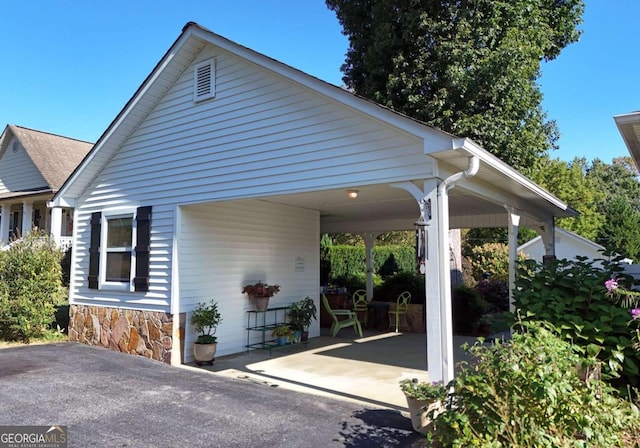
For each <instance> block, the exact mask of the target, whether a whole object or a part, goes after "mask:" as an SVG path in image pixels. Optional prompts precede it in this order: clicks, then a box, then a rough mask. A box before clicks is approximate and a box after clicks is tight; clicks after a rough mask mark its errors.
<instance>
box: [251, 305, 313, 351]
mask: <svg viewBox="0 0 640 448" xmlns="http://www.w3.org/2000/svg"><path fill="white" fill-rule="evenodd" d="M288 311H289V307H288V306H279V307H274V308H268V309H266V310H264V311H257V310H249V311H247V345H246V348H247V351H249V350H251V349H262V350H269V354H271V350H274V349H278V348H284V347H290V346H292V345H295V344H285V345H279V344H278V341H277V340H276V339H267V333H271V331H273V330H274V329H275V328H276V327H278V326H280V325H284V324H286V323H287V312H288ZM253 332H258V333H260V340H259V341H258V342H254V343H251V334H252V333H253ZM307 343H308V341H305V342H300V343H299V344H304V345H305V346H306V345H307Z"/></svg>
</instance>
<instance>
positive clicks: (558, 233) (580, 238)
mask: <svg viewBox="0 0 640 448" xmlns="http://www.w3.org/2000/svg"><path fill="white" fill-rule="evenodd" d="M555 232H556V238H557V237H558V236H563V237H565V238H567V239H569V240H573V241H575V242H577V243H579V244H581V245H583V246H585V247H588V248H590V249H592V250H594V251H596V252H599V251H604V250H605V248H604V246H601V245H600V244H598V243H594V242H593V241H591V240H589V239H587V238H585V237H583V236H581V235H578V234H577V233H573V232H571V231H569V230H565V229H563V228H561V227H556V230H555ZM541 239H542V236H540V235H538V236H536V237H535V238H532V239H530V240H529V241H527V242H526V243H524V244H522V245H521V246H519V247H518V251H523V252H525V251H526V250H527V249H528V248H529V247H530V246H533V245H534V244H536V243H537V242H538V241H540V240H541Z"/></svg>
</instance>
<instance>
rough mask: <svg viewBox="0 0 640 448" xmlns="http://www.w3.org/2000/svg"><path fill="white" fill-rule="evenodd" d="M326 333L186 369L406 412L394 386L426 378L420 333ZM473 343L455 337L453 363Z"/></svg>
mask: <svg viewBox="0 0 640 448" xmlns="http://www.w3.org/2000/svg"><path fill="white" fill-rule="evenodd" d="M327 333H328V330H327V329H322V335H321V336H320V337H316V338H311V339H310V340H309V343H308V345H307V346H306V348H305V346H304V345H300V344H298V345H292V346H286V347H284V348H280V349H278V350H273V351H272V353H271V354H270V353H269V351H268V350H251V351H249V352H246V353H240V354H236V355H231V356H225V357H220V358H218V359H216V361H215V363H214V365H213V366H203V367H195V366H186V368H198V369H207V370H209V371H212V372H214V373H215V374H217V375H223V376H225V377H230V378H235V379H242V380H245V381H249V382H252V383H258V384H264V385H265V386H268V387H282V388H287V389H293V390H297V391H300V392H305V393H310V394H317V395H323V396H330V397H334V398H338V399H343V400H349V401H354V402H358V403H364V404H366V405H375V406H379V407H384V408H390V409H396V410H400V411H406V400H405V398H404V395H403V394H402V392H401V391H400V388H399V386H398V383H399V382H400V381H401V380H402V379H405V378H418V379H419V380H428V379H429V374H428V372H427V369H426V364H427V362H426V335H425V334H424V333H406V334H403V333H395V332H383V333H381V332H372V331H365V334H364V337H363V338H355V337H356V335H355V334H354V332H353V331H351V329H344V330H342V331H340V333H339V334H338V336H337V337H335V338H332V337H330V336H328V335H327ZM475 341H476V338H474V337H463V336H456V337H455V338H454V344H455V346H454V359H455V361H456V364H458V363H459V362H460V361H463V360H466V359H468V357H467V354H466V352H465V351H464V350H463V349H462V348H461V346H462V345H463V344H465V343H468V344H473V343H474V342H475Z"/></svg>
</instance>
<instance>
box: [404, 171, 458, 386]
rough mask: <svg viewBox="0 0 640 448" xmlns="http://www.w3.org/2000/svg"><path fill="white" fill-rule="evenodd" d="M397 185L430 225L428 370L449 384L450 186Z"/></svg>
mask: <svg viewBox="0 0 640 448" xmlns="http://www.w3.org/2000/svg"><path fill="white" fill-rule="evenodd" d="M439 185H441V187H440V186H439ZM393 186H394V187H396V188H402V189H404V190H406V191H408V192H409V193H411V195H412V196H413V197H414V198H415V199H416V200H417V201H418V204H419V205H420V215H421V220H423V221H424V222H425V223H426V226H425V231H426V232H425V233H426V241H425V254H426V257H425V260H424V262H425V264H424V266H425V276H424V285H425V296H426V297H425V299H426V306H425V314H426V322H427V370H428V371H429V380H430V381H442V382H444V383H448V382H449V381H451V380H452V379H453V375H454V359H453V320H452V312H451V272H450V270H449V201H448V195H447V186H446V185H445V184H444V183H443V182H442V181H439V180H438V179H429V180H426V181H425V182H424V188H423V190H421V189H420V188H418V187H417V186H416V185H415V184H413V183H411V182H402V183H397V184H393ZM441 190H442V192H443V193H442V192H441Z"/></svg>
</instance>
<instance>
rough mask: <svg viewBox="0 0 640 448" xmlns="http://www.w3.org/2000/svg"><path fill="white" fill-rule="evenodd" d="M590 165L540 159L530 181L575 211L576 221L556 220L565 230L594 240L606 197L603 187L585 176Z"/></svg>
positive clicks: (603, 220)
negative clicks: (601, 206)
mask: <svg viewBox="0 0 640 448" xmlns="http://www.w3.org/2000/svg"><path fill="white" fill-rule="evenodd" d="M588 169H589V166H588V164H587V161H586V160H585V159H584V158H575V159H573V160H572V161H571V162H565V161H563V160H560V159H551V158H549V157H542V158H540V159H539V160H538V163H537V164H536V166H535V169H534V170H533V172H532V174H531V175H532V179H533V180H534V181H536V182H537V183H538V184H540V186H542V187H544V188H546V189H547V190H549V191H550V192H552V193H553V194H555V195H556V196H557V197H558V198H560V199H562V200H563V201H565V202H566V203H567V204H569V205H570V206H571V207H573V208H574V209H576V210H577V211H578V212H579V213H580V215H579V216H577V217H575V218H562V219H558V220H557V222H556V224H557V225H558V226H560V227H562V228H564V229H567V230H570V231H572V232H575V233H577V234H579V235H582V236H583V237H585V238H588V239H591V240H594V239H595V238H596V236H597V235H598V231H599V229H600V227H601V226H602V224H604V222H605V219H606V218H605V216H604V215H603V213H602V212H603V210H602V209H601V208H600V205H601V204H602V202H603V201H604V200H605V198H606V196H607V194H606V192H605V190H604V189H603V186H602V184H600V183H598V182H596V181H595V179H593V178H591V177H588V176H586V172H587V171H588Z"/></svg>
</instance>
